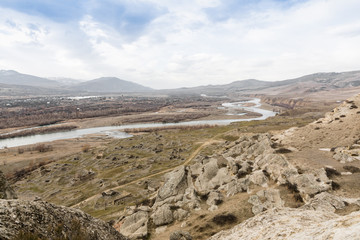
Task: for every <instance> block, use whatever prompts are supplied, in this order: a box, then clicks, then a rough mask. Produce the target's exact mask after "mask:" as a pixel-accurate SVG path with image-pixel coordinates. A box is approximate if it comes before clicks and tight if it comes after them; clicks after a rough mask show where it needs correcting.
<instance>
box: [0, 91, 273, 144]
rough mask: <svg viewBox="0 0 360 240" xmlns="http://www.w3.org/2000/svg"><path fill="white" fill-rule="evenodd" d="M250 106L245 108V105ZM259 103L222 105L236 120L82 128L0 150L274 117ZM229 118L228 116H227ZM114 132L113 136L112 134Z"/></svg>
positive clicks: (23, 140) (8, 141)
mask: <svg viewBox="0 0 360 240" xmlns="http://www.w3.org/2000/svg"><path fill="white" fill-rule="evenodd" d="M249 103H250V104H251V106H250V107H249V106H245V105H247V104H249ZM260 107H261V103H260V99H258V98H255V99H252V100H249V101H242V102H234V103H223V104H222V108H223V109H221V110H223V111H224V112H225V114H227V113H229V112H237V114H235V115H234V116H235V117H236V118H231V119H213V120H193V121H184V122H172V123H164V122H162V123H140V124H129V125H120V126H114V125H113V126H102V127H92V128H82V129H76V130H72V131H66V132H55V133H48V134H35V135H31V136H24V137H15V138H10V139H2V140H0V148H11V147H20V146H25V145H29V144H38V143H42V142H51V141H55V140H63V139H71V138H80V137H83V136H86V135H89V134H104V135H107V136H112V135H113V136H115V137H116V138H126V137H130V136H131V135H129V134H126V133H121V132H119V131H121V130H124V129H131V128H134V129H141V128H156V127H170V126H192V125H227V124H230V123H232V122H241V121H251V120H264V119H266V118H268V117H272V116H275V115H276V113H275V112H273V111H270V110H265V109H262V108H260ZM244 112H245V113H247V112H250V113H254V114H255V115H256V116H255V117H249V116H247V114H245V115H244V114H243V113H244ZM227 116H229V115H227ZM114 131H116V134H115V135H114V134H113V133H112V132H114Z"/></svg>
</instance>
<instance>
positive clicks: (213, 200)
mask: <svg viewBox="0 0 360 240" xmlns="http://www.w3.org/2000/svg"><path fill="white" fill-rule="evenodd" d="M222 201H223V196H222V195H221V193H220V192H217V191H211V192H210V193H209V195H208V199H207V200H206V204H207V205H209V206H212V205H219V204H221V203H222Z"/></svg>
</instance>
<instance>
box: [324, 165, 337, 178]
mask: <svg viewBox="0 0 360 240" xmlns="http://www.w3.org/2000/svg"><path fill="white" fill-rule="evenodd" d="M325 172H326V176H327V177H328V178H332V177H333V176H340V173H339V172H338V171H337V170H336V169H334V168H329V167H326V168H325Z"/></svg>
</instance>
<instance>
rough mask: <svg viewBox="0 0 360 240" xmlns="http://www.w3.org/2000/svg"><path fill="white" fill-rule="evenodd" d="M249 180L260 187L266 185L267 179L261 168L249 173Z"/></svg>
mask: <svg viewBox="0 0 360 240" xmlns="http://www.w3.org/2000/svg"><path fill="white" fill-rule="evenodd" d="M249 181H250V182H251V183H253V184H255V185H258V186H261V187H267V186H268V185H267V182H268V181H269V179H268V178H267V177H266V176H265V174H264V172H263V171H262V170H258V171H255V172H253V173H252V174H250V175H249Z"/></svg>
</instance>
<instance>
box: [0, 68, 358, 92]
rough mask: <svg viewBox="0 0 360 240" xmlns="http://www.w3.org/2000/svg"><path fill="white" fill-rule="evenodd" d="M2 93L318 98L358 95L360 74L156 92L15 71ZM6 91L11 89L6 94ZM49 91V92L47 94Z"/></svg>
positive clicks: (112, 81) (3, 78)
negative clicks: (320, 95) (321, 95)
mask: <svg viewBox="0 0 360 240" xmlns="http://www.w3.org/2000/svg"><path fill="white" fill-rule="evenodd" d="M0 84H6V85H0V92H1V93H4V94H6V92H12V93H14V92H16V93H26V94H43V93H44V92H47V93H50V94H52V93H54V94H58V93H73V92H76V93H79V92H81V93H155V94H156V93H165V94H206V95H226V94H231V93H236V94H242V95H253V94H263V95H281V96H314V95H317V94H318V93H319V92H322V93H324V92H327V93H329V92H338V91H339V90H340V91H349V90H351V91H354V90H356V91H357V90H358V89H360V71H351V72H340V73H335V72H330V73H315V74H311V75H306V76H302V77H299V78H294V79H288V80H281V81H261V80H256V79H247V80H241V81H234V82H232V83H229V84H219V85H207V86H198V87H192V88H178V89H162V90H154V89H152V88H150V87H145V86H143V85H140V84H137V83H134V82H130V81H126V80H122V79H119V78H116V77H102V78H97V79H93V80H90V81H79V80H75V79H71V78H41V77H37V76H32V75H28V74H22V73H19V72H16V71H13V70H1V71H0ZM4 89H7V90H6V91H5V90H4ZM46 89H47V90H46Z"/></svg>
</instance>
